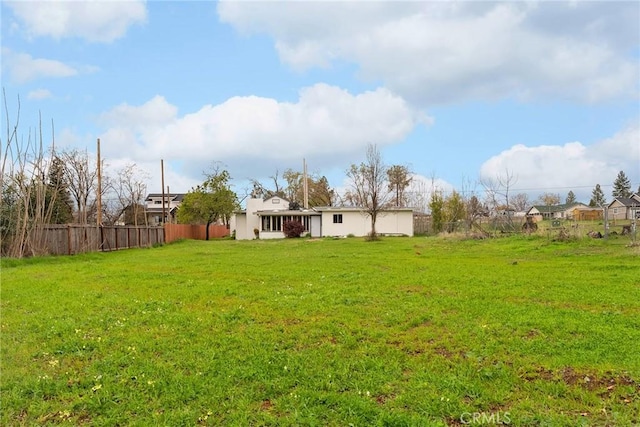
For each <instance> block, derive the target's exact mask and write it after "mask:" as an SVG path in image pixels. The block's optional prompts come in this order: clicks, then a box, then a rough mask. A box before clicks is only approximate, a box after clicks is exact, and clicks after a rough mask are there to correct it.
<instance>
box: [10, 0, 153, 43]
mask: <svg viewBox="0 0 640 427" xmlns="http://www.w3.org/2000/svg"><path fill="white" fill-rule="evenodd" d="M6 6H8V7H9V8H11V9H12V11H13V13H14V15H15V16H16V17H17V18H18V19H19V20H20V21H21V22H22V24H23V25H24V27H25V30H26V33H27V34H28V35H29V36H30V37H39V36H49V37H53V38H54V39H61V38H65V37H80V38H83V39H86V40H88V41H90V42H104V43H106V42H112V41H114V40H116V39H118V38H120V37H122V36H124V35H125V34H126V32H127V30H128V28H129V27H130V26H131V25H134V24H142V23H145V22H146V20H147V8H146V4H145V2H144V1H139V0H127V1H101V0H98V1H91V0H84V1H8V2H6Z"/></svg>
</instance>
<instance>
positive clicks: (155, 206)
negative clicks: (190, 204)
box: [145, 193, 185, 225]
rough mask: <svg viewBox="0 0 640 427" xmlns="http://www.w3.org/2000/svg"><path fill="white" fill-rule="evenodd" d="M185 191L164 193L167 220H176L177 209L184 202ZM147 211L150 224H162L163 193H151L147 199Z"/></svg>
mask: <svg viewBox="0 0 640 427" xmlns="http://www.w3.org/2000/svg"><path fill="white" fill-rule="evenodd" d="M184 196H185V195H184V193H175V194H174V193H172V194H165V195H164V211H165V214H166V216H167V218H166V220H167V222H170V223H171V222H174V223H175V222H176V218H175V216H176V211H177V210H178V207H179V206H180V205H181V204H182V199H183V198H184ZM145 212H146V215H147V221H148V223H149V225H160V224H162V223H163V222H164V221H163V220H162V193H150V194H149V195H148V196H147V198H146V199H145Z"/></svg>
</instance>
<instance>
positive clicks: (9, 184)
mask: <svg viewBox="0 0 640 427" xmlns="http://www.w3.org/2000/svg"><path fill="white" fill-rule="evenodd" d="M3 102H4V109H3V113H4V115H5V121H6V137H5V138H0V158H1V159H2V162H1V170H0V189H1V194H0V214H1V216H0V226H1V227H0V249H1V251H2V255H6V256H9V257H16V258H21V257H23V256H29V255H39V254H41V253H43V246H42V236H43V230H44V226H45V225H46V224H47V223H48V222H49V220H50V218H51V215H52V212H53V211H54V209H55V207H54V206H55V203H52V201H54V202H55V195H56V191H57V188H56V186H57V184H55V183H50V182H49V181H50V180H49V173H48V172H49V165H51V164H52V162H53V159H54V158H55V152H54V150H53V147H52V149H51V150H50V157H48V158H47V156H46V154H45V153H46V151H47V150H46V149H45V143H44V133H43V131H42V118H41V117H39V122H38V128H37V129H31V128H29V130H28V133H27V136H26V138H25V137H24V136H23V135H21V134H20V132H19V123H20V97H18V101H17V113H16V118H15V119H14V120H13V122H12V120H11V118H10V114H9V107H8V105H7V98H6V93H5V92H4V91H3ZM52 132H53V123H52ZM52 140H53V139H52Z"/></svg>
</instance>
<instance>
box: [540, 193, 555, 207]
mask: <svg viewBox="0 0 640 427" xmlns="http://www.w3.org/2000/svg"><path fill="white" fill-rule="evenodd" d="M536 202H538V204H541V205H545V206H555V205H559V204H560V194H558V193H542V194H540V195H539V196H538V198H537V199H536Z"/></svg>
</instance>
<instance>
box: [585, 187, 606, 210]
mask: <svg viewBox="0 0 640 427" xmlns="http://www.w3.org/2000/svg"><path fill="white" fill-rule="evenodd" d="M605 203H607V200H606V199H605V197H604V193H603V192H602V188H600V184H596V186H595V188H594V189H593V191H592V192H591V200H589V206H591V207H592V208H595V207H600V206H604V205H605Z"/></svg>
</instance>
